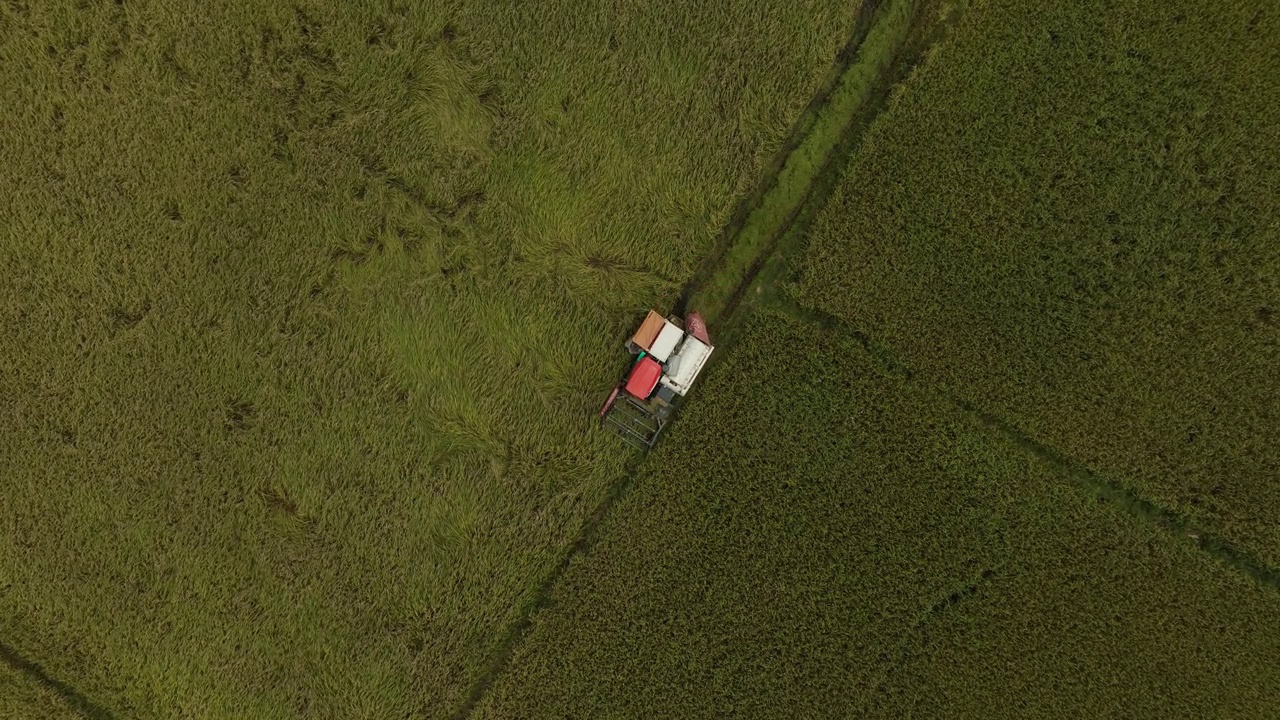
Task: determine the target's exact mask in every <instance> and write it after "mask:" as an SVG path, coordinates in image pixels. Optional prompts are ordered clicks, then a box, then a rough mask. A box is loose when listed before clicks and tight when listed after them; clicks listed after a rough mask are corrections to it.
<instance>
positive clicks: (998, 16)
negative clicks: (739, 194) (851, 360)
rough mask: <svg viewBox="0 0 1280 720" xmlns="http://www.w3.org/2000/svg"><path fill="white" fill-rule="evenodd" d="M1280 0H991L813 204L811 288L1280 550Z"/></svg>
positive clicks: (1258, 555) (989, 394)
mask: <svg viewBox="0 0 1280 720" xmlns="http://www.w3.org/2000/svg"><path fill="white" fill-rule="evenodd" d="M1278 37H1280V14H1277V13H1276V12H1275V11H1274V8H1273V7H1272V6H1271V5H1270V4H1268V3H1265V2H1244V1H1241V2H1230V3H1223V4H1219V5H1215V6H1214V7H1212V8H1210V7H1208V6H1204V5H1200V4H1196V3H1186V2H1163V3H1160V2H1148V1H1146V0H1126V1H1122V2H1079V3H1057V4H1054V5H1053V6H1052V7H1046V6H1043V5H1042V4H1036V3H1028V2H1021V1H1019V0H993V1H992V2H987V3H981V4H976V3H975V4H974V6H973V7H972V8H971V10H970V11H969V12H968V13H967V14H966V16H965V18H964V20H963V21H962V22H961V23H960V24H959V25H958V26H957V27H956V28H955V29H954V32H953V34H952V36H951V37H950V38H949V40H948V41H947V42H945V43H943V44H941V45H940V46H938V47H937V48H935V52H934V56H933V57H932V59H931V61H930V62H928V63H926V64H924V65H923V66H921V67H920V68H919V70H918V72H916V73H915V75H914V76H913V77H912V79H911V81H910V82H908V83H906V84H904V85H903V86H902V87H901V88H900V90H901V92H899V93H897V95H896V96H895V98H894V101H893V103H892V105H891V107H890V108H889V109H888V111H887V112H886V113H885V114H884V115H883V116H882V117H881V119H880V121H879V122H877V123H876V125H875V127H874V128H872V129H871V130H870V131H869V132H868V133H867V136H866V138H865V142H864V144H863V145H862V147H861V149H860V151H859V152H858V154H857V155H856V157H854V158H853V159H852V160H851V162H850V164H849V166H848V168H847V173H846V176H845V180H844V182H843V183H842V184H841V186H840V187H839V189H838V190H837V191H836V193H835V195H834V197H833V198H832V200H831V202H830V203H829V204H828V205H827V207H826V208H825V209H824V211H823V212H822V214H821V217H820V218H819V219H818V220H817V221H816V222H815V224H814V227H813V228H812V232H811V233H810V238H809V245H808V254H807V260H806V263H805V264H804V272H803V277H802V279H801V281H800V283H799V290H798V294H799V295H800V296H801V297H802V298H804V300H805V301H806V302H808V303H810V304H812V305H815V306H818V307H820V308H823V309H825V310H828V311H830V312H832V313H835V314H836V315H838V316H840V317H841V318H843V319H845V320H846V321H848V322H849V323H850V324H851V325H853V326H855V327H857V328H858V329H860V330H861V331H863V332H866V333H868V334H869V335H871V336H873V337H876V338H877V339H878V340H879V341H881V342H882V343H884V344H885V345H887V346H888V347H890V348H892V349H893V351H894V352H895V353H896V354H897V355H898V357H899V358H900V359H901V360H902V361H903V362H904V363H906V364H907V365H909V366H910V367H912V368H914V369H915V370H917V371H918V372H919V373H921V374H923V375H926V376H928V377H929V378H931V379H932V380H933V381H935V382H938V383H940V384H942V385H944V386H945V387H947V388H949V389H950V390H951V391H952V392H953V393H955V394H956V395H958V396H961V397H963V398H964V399H966V400H968V401H969V402H971V403H973V404H974V405H977V406H979V407H982V408H983V409H984V410H985V411H987V412H989V413H992V414H995V415H997V416H1000V417H1002V418H1003V419H1004V420H1005V421H1007V422H1009V423H1011V424H1013V425H1015V426H1017V427H1019V428H1021V429H1022V430H1023V431H1025V432H1026V433H1028V434H1030V435H1031V436H1033V437H1035V438H1037V439H1038V440H1040V441H1041V442H1044V443H1046V444H1048V445H1051V446H1053V447H1054V448H1056V449H1057V450H1058V451H1060V452H1062V453H1064V454H1066V455H1068V456H1070V457H1072V458H1074V459H1075V460H1077V461H1079V462H1081V463H1083V464H1085V465H1087V466H1088V467H1090V468H1092V470H1093V471H1095V472H1096V473H1098V474H1100V475H1102V476H1104V477H1106V478H1108V479H1110V480H1111V481H1112V482H1115V483H1117V484H1120V485H1122V486H1125V487H1127V488H1130V489H1132V490H1133V491H1135V492H1136V493H1137V494H1138V495H1140V496H1142V497H1144V498H1146V499H1147V500H1149V501H1151V502H1154V503H1155V504H1157V505H1159V506H1161V507H1163V508H1166V509H1168V510H1169V511H1171V512H1174V513H1177V514H1178V515H1180V516H1182V517H1184V518H1187V519H1188V520H1189V521H1191V522H1193V523H1195V524H1197V525H1199V526H1201V527H1203V528H1204V529H1206V530H1207V531H1210V532H1212V533H1214V534H1215V535H1217V536H1218V537H1219V538H1221V539H1222V540H1223V541H1224V542H1226V543H1228V544H1230V545H1232V546H1234V547H1236V548H1237V549H1238V550H1239V551H1240V552H1241V553H1244V554H1246V555H1248V556H1251V557H1253V558H1255V559H1256V560H1257V561H1258V562H1260V563H1261V564H1263V565H1266V566H1269V567H1272V568H1275V567H1278V566H1280V523H1278V522H1277V519H1276V514H1275V509H1276V508H1277V507H1280V484H1277V483H1276V478H1277V477H1280V445H1277V443H1276V442H1275V438H1277V437H1280V323H1278V322H1277V320H1276V318H1275V314H1276V313H1275V311H1274V309H1275V308H1276V307H1277V304H1280V212H1278V210H1277V208H1278V207H1280V206H1277V203H1276V198H1277V189H1278V188H1280V185H1278V182H1280V180H1278V179H1280V175H1278V174H1277V173H1278V171H1280V123H1277V122H1275V118H1274V113H1273V112H1272V108H1274V107H1276V106H1277V105H1280V43H1277V40H1276V39H1277V38H1278Z"/></svg>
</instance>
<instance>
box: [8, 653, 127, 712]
mask: <svg viewBox="0 0 1280 720" xmlns="http://www.w3.org/2000/svg"><path fill="white" fill-rule="evenodd" d="M0 662H3V663H4V664H5V665H8V666H9V667H11V668H13V669H14V670H16V671H17V672H20V673H22V674H23V675H26V676H27V677H29V678H31V679H32V680H33V681H35V682H36V683H39V684H40V685H41V686H43V687H44V688H46V689H48V690H50V691H51V692H53V693H54V694H56V695H57V696H58V697H60V698H62V700H63V702H65V703H66V704H67V706H68V707H70V708H71V709H72V710H74V711H75V712H76V713H78V714H80V715H81V716H83V717H86V718H89V720H113V718H114V717H115V716H114V715H112V714H111V712H110V711H109V710H107V709H106V708H104V707H102V706H101V705H99V704H97V703H95V702H94V701H92V700H90V699H89V698H87V697H85V695H84V694H83V693H81V692H80V691H79V690H77V689H76V688H74V687H72V686H70V685H68V684H66V683H64V682H62V681H61V680H58V679H57V678H55V677H53V676H51V675H49V673H48V671H46V670H45V669H44V668H43V667H41V666H40V665H39V664H38V663H34V662H31V661H30V660H28V659H26V658H25V657H23V656H22V654H21V653H19V652H18V651H17V650H15V649H14V648H11V647H9V646H8V645H6V644H4V643H3V642H0Z"/></svg>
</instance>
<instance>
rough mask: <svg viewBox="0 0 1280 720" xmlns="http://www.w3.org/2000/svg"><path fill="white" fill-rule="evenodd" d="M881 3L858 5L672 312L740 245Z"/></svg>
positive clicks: (868, 0) (854, 56) (679, 310)
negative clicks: (820, 75)
mask: <svg viewBox="0 0 1280 720" xmlns="http://www.w3.org/2000/svg"><path fill="white" fill-rule="evenodd" d="M884 1H885V0H865V1H864V2H863V3H862V4H861V5H860V6H859V8H858V15H857V17H856V18H855V19H854V24H853V32H851V33H850V34H849V39H848V40H847V41H846V42H845V44H844V47H842V48H841V49H840V52H839V53H837V54H836V60H835V63H834V64H833V65H832V67H831V70H830V71H828V73H827V77H826V78H825V79H824V80H823V83H822V86H821V87H820V88H819V89H818V92H817V93H815V94H814V96H813V98H812V99H811V100H810V101H809V103H808V105H806V106H805V109H804V111H803V112H801V114H800V116H799V117H798V118H796V120H795V122H794V123H793V124H792V126H791V129H790V130H789V131H788V132H787V136H786V138H785V139H784V140H783V142H782V147H780V148H779V149H778V151H777V152H776V153H775V154H774V156H773V158H772V159H771V160H770V161H769V164H768V165H766V166H765V168H764V171H763V172H762V174H761V177H760V182H759V183H757V185H756V188H755V190H753V191H752V192H751V193H749V194H747V195H746V196H744V197H743V198H742V199H741V200H740V201H739V202H738V205H737V207H736V208H734V211H733V214H732V215H731V216H730V217H729V222H728V223H726V224H725V226H724V228H723V229H722V230H721V231H720V236H719V238H718V239H717V240H716V244H715V246H714V247H713V248H712V249H711V251H710V252H709V253H708V254H707V255H706V256H705V257H704V258H703V259H702V262H701V263H699V264H698V267H697V269H696V270H695V271H694V273H693V275H692V276H691V277H690V278H689V280H688V281H687V282H686V283H685V284H684V287H683V288H682V289H681V292H680V296H679V298H678V299H677V300H676V307H675V312H676V313H677V314H680V315H683V314H684V313H685V312H686V311H688V310H689V309H691V308H690V307H689V304H690V302H691V301H692V299H693V296H694V295H695V294H697V293H698V291H699V290H700V289H701V288H702V287H703V286H704V285H705V284H707V283H708V282H712V281H713V275H714V273H715V272H716V269H717V268H718V267H719V265H720V263H721V261H722V260H723V259H724V258H725V256H726V255H728V254H729V252H730V251H731V250H732V249H733V248H734V246H735V245H737V244H738V243H739V242H740V239H741V237H742V235H743V233H744V232H745V231H746V227H747V224H748V222H749V221H750V220H751V218H752V217H753V215H755V214H756V213H757V212H758V211H759V210H760V208H761V207H762V206H763V205H764V204H765V202H766V199H767V198H768V196H769V195H770V194H771V193H772V192H773V191H774V190H775V188H776V187H777V185H778V182H779V178H780V177H781V175H782V173H783V171H784V170H785V168H786V166H787V163H788V159H789V158H790V157H791V155H792V153H794V152H796V151H797V149H798V148H799V147H801V145H803V144H804V143H805V142H806V141H807V140H808V139H809V138H810V135H811V134H812V132H813V130H814V126H815V124H816V123H817V122H818V120H819V117H820V116H821V115H822V110H823V108H824V107H825V106H826V104H827V103H828V102H829V101H830V100H831V97H832V94H833V93H835V92H836V90H837V89H838V88H839V87H840V86H841V85H842V84H843V79H844V76H845V74H846V73H847V72H848V71H849V68H850V67H851V66H852V65H853V63H854V62H855V61H856V60H857V59H858V57H859V52H860V48H861V47H862V44H863V41H864V40H865V39H866V37H867V35H868V33H870V31H871V28H872V26H873V25H874V24H875V19H876V11H877V10H878V9H879V8H880V5H881V3H883V2H884ZM890 1H892V0H890ZM704 315H707V317H708V319H710V317H711V315H712V314H711V313H707V312H706V311H705V310H704Z"/></svg>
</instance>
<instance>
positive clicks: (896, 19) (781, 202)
mask: <svg viewBox="0 0 1280 720" xmlns="http://www.w3.org/2000/svg"><path fill="white" fill-rule="evenodd" d="M956 5H957V3H952V2H933V1H927V0H883V1H876V2H867V3H864V4H863V5H862V6H861V10H860V12H859V17H858V22H857V25H856V26H855V28H854V33H853V35H852V36H851V37H850V40H849V42H848V43H847V44H846V46H845V49H844V51H843V52H842V53H841V56H840V58H839V59H838V61H837V63H836V66H835V68H834V69H833V71H832V77H831V78H830V79H829V80H828V82H827V86H826V87H825V88H823V90H822V91H820V92H819V93H818V94H817V95H816V96H815V97H814V100H813V102H811V103H810V106H809V108H808V109H807V111H806V112H805V113H804V114H803V115H802V116H801V117H800V118H799V119H798V121H797V123H796V125H795V127H794V128H793V130H792V133H791V138H790V140H789V141H788V143H787V144H786V145H785V146H784V148H783V153H782V154H781V155H780V157H779V158H778V160H776V161H775V166H774V167H773V168H770V170H769V172H768V173H767V175H766V178H765V181H764V182H763V183H762V185H761V189H760V191H758V192H757V193H756V194H754V195H752V196H750V197H748V198H747V199H746V201H745V202H746V205H745V206H744V208H743V209H742V210H741V211H740V212H742V213H743V215H742V217H740V218H735V219H734V220H733V221H732V222H731V223H730V224H729V225H728V226H727V228H726V238H725V244H724V245H723V246H722V247H720V248H717V250H716V251H715V252H713V253H712V254H710V255H708V257H707V259H706V260H705V261H704V263H703V266H702V267H701V268H700V270H699V272H698V273H696V274H695V275H694V277H693V279H692V280H691V281H690V283H689V286H688V287H687V288H686V291H685V297H683V298H682V299H681V304H682V305H683V306H684V307H687V308H688V309H695V310H698V311H700V312H702V313H703V315H704V316H705V317H706V318H707V320H708V321H709V322H711V323H712V325H713V326H717V325H722V324H723V323H722V321H724V320H727V319H728V316H729V315H730V314H731V313H732V312H733V310H734V308H735V305H736V304H737V302H738V301H739V300H740V299H741V298H740V295H741V293H743V292H744V291H745V290H746V288H747V286H748V285H749V284H750V282H751V280H752V279H753V277H754V276H755V274H756V273H757V272H758V271H759V270H760V268H761V266H762V264H763V263H764V262H765V260H766V259H767V258H768V256H769V255H771V254H772V253H773V252H774V251H775V250H776V248H777V246H778V244H779V242H780V240H781V238H782V237H783V236H784V235H786V234H787V233H788V231H789V230H790V229H791V228H792V227H794V225H795V224H796V221H797V220H798V219H799V218H800V217H801V216H802V214H803V213H804V211H805V209H806V207H808V206H809V205H811V204H813V199H814V193H815V189H816V188H817V187H818V186H819V185H820V184H821V183H822V181H823V178H824V176H826V175H829V174H830V173H832V171H833V170H834V169H835V168H836V166H837V164H838V163H839V162H840V160H841V159H842V157H843V154H844V152H847V151H848V150H849V145H850V144H851V140H852V139H853V138H852V137H851V135H853V134H854V133H853V132H852V131H853V130H854V128H855V127H857V126H858V125H859V124H862V123H869V122H870V120H871V119H872V118H873V117H874V115H875V114H876V113H878V112H879V110H880V106H881V104H882V102H883V99H884V96H886V95H887V94H888V92H889V89H890V88H891V87H892V85H893V83H894V82H895V81H896V80H898V79H900V77H901V73H904V72H905V71H906V70H907V69H909V67H910V66H913V65H914V62H915V60H916V59H917V58H918V55H919V53H920V52H922V51H923V49H924V47H925V46H927V38H928V33H927V31H928V29H930V28H931V27H932V26H933V24H934V23H939V22H942V21H943V20H944V19H945V18H947V17H948V16H949V15H950V14H951V13H952V12H954V11H955V8H956ZM912 51H914V55H913V53H912ZM842 151H843V152H842Z"/></svg>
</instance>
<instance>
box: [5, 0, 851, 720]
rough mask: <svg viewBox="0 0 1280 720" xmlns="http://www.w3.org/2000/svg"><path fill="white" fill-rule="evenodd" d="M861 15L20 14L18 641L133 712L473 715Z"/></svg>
mask: <svg viewBox="0 0 1280 720" xmlns="http://www.w3.org/2000/svg"><path fill="white" fill-rule="evenodd" d="M856 9H857V8H856V6H851V5H850V4H849V3H836V2H800V3H793V2H786V3H782V2H765V3H759V2H751V3H736V4H730V5H728V6H726V5H723V4H714V5H708V4H704V5H688V6H686V5H670V6H664V7H662V8H652V7H641V6H635V5H633V4H628V3H616V4H610V5H602V6H595V7H585V6H580V7H567V6H566V7H563V8H557V9H555V10H554V11H547V10H545V9H540V8H536V7H534V6H531V5H528V4H523V3H499V4H493V3H484V4H477V3H471V4H469V5H467V4H458V3H429V4H425V5H424V4H417V5H414V4H409V3H402V2H379V3H369V4H355V5H353V4H349V3H321V2H306V3H298V4H277V5H272V4H263V3H255V2H218V3H214V4H212V5H209V6H207V7H203V6H202V8H200V9H199V10H198V11H197V10H196V9H195V8H187V7H184V6H182V5H181V4H177V3H166V2H151V3H142V2H138V3H135V2H133V1H132V0H126V1H125V2H123V3H114V2H103V3H98V2H92V3H90V2H55V3H7V4H4V5H2V6H0V17H2V18H3V22H2V23H0V65H3V67H4V68H6V71H5V72H4V73H3V76H2V77H0V103H3V106H4V109H5V110H4V112H3V113H2V114H0V137H3V138H4V139H5V140H4V142H3V143H0V187H3V188H5V189H6V190H5V191H4V192H3V193H0V217H4V218H5V219H6V221H5V222H4V223H3V230H2V231H0V232H3V243H4V245H3V247H4V252H3V253H0V273H2V274H3V276H4V277H5V278H6V281H5V282H4V283H3V284H0V332H2V333H3V336H2V338H0V347H3V348H4V349H3V351H2V352H3V359H2V361H0V367H2V368H3V372H0V429H2V430H3V432H2V433H0V438H2V439H0V475H2V476H3V481H2V482H3V488H4V490H3V492H4V502H3V504H2V506H0V507H2V509H0V641H3V642H4V643H6V644H8V645H9V646H11V647H12V648H13V649H14V651H15V652H16V653H18V654H19V655H20V656H21V657H23V658H25V659H26V660H29V661H31V662H34V663H37V664H39V665H40V666H41V667H42V668H44V670H45V671H46V672H47V674H48V675H49V676H50V677H52V678H56V679H58V680H59V681H60V682H64V683H66V684H67V685H69V686H73V687H74V688H76V690H77V691H78V692H80V693H82V694H83V695H84V696H85V697H89V698H92V699H93V700H94V702H96V703H97V704H98V705H99V706H101V707H103V708H105V709H106V710H107V711H108V712H110V713H111V714H112V715H113V716H116V717H129V718H135V717H138V718H142V717H155V718H172V717H183V716H185V717H200V718H217V717H235V718H243V717H254V718H285V717H334V718H357V717H368V718H386V717H404V716H410V717H449V716H451V715H452V714H453V713H454V712H455V711H456V710H457V709H458V708H459V707H460V706H461V704H462V703H463V702H464V701H465V699H466V697H467V694H468V692H469V689H470V687H471V686H472V684H473V683H474V682H475V681H476V679H477V677H478V676H479V675H480V674H481V673H482V672H483V671H484V670H485V668H487V667H488V665H489V663H490V658H491V656H492V654H493V653H494V651H495V648H496V647H497V645H498V644H499V643H500V642H501V641H502V639H503V638H504V637H505V636H506V634H507V632H508V629H509V627H510V626H511V624H512V623H513V622H515V621H516V619H518V618H519V617H521V614H522V612H523V607H524V605H525V604H526V602H527V601H528V599H529V597H530V596H531V594H532V592H533V589H534V587H535V586H536V585H537V584H538V583H539V582H540V581H541V579H542V578H543V576H545V574H546V573H547V572H548V571H549V569H550V568H551V567H552V566H554V564H555V563H556V562H557V561H558V558H559V557H560V555H561V554H562V553H563V551H564V549H565V548H566V547H567V545H568V544H569V543H570V542H571V541H572V539H573V537H574V536H576V534H577V532H578V530H579V528H580V526H581V524H582V522H583V521H584V519H585V517H586V516H587V514H588V513H589V512H590V511H591V509H592V508H594V507H595V506H596V504H597V503H598V501H599V499H600V498H601V497H602V496H603V495H604V494H605V493H606V492H607V491H608V489H609V488H610V487H611V486H612V484H613V483H614V482H615V481H616V479H617V478H619V477H621V476H622V473H623V465H624V463H625V462H626V461H627V456H626V455H625V454H624V453H621V452H619V450H618V447H617V446H616V445H615V443H614V442H613V440H612V438H608V437H604V436H602V435H600V434H599V433H597V432H595V431H594V430H593V425H592V422H591V420H592V419H593V416H594V411H595V409H596V407H597V406H598V404H599V402H600V401H601V400H602V398H603V396H604V394H605V392H606V391H607V389H608V386H609V384H610V383H611V382H612V381H613V379H614V374H615V373H617V372H619V370H620V369H621V366H622V363H623V362H625V355H624V354H623V353H622V352H621V351H620V349H619V348H618V343H619V340H618V338H619V336H620V335H621V334H623V333H624V332H625V330H626V329H627V328H628V326H629V325H631V324H632V323H633V322H635V321H636V320H637V319H638V318H639V317H641V316H642V315H643V312H644V310H645V309H646V308H647V307H649V306H662V305H665V304H669V303H671V302H672V301H673V300H674V298H675V296H676V294H677V293H678V291H679V289H680V284H681V283H682V282H683V281H684V279H685V278H686V277H687V276H689V275H690V274H691V273H692V271H693V268H694V267H695V266H696V265H697V264H698V263H699V262H700V260H701V255H702V253H703V251H705V250H707V249H709V248H710V247H711V246H712V245H713V244H714V243H715V242H716V241H717V237H718V235H719V233H720V231H721V228H722V227H723V226H724V225H725V224H726V222H727V220H728V217H729V216H730V214H731V213H732V212H733V211H734V208H735V205H736V203H737V202H738V198H739V197H740V196H742V195H745V194H747V193H748V192H749V191H750V190H751V189H752V188H753V187H754V186H755V184H756V183H757V182H759V178H760V175H761V172H762V168H763V167H764V166H765V165H766V164H767V162H769V160H770V158H771V156H772V155H773V153H774V152H775V151H776V150H777V149H778V148H780V147H781V144H782V142H783V140H784V136H785V135H786V133H787V131H788V128H789V125H790V123H791V122H792V120H793V118H794V117H795V116H797V115H798V114H799V113H800V112H801V111H802V110H803V109H804V108H805V106H806V105H807V103H808V102H809V100H810V97H811V95H812V94H813V93H814V91H815V90H816V89H817V88H818V87H819V86H820V85H821V84H822V83H823V82H824V78H825V77H826V75H827V73H828V71H829V69H830V67H831V66H832V63H833V61H834V59H835V56H836V54H837V52H838V51H839V49H840V48H841V47H842V46H843V44H844V43H845V41H846V36H847V35H848V33H849V32H850V30H851V27H852V23H853V20H854V15H855V12H856ZM42 713H43V710H32V711H31V712H30V714H31V715H33V716H39V715H41V714H42ZM19 714H20V713H19Z"/></svg>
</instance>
